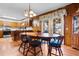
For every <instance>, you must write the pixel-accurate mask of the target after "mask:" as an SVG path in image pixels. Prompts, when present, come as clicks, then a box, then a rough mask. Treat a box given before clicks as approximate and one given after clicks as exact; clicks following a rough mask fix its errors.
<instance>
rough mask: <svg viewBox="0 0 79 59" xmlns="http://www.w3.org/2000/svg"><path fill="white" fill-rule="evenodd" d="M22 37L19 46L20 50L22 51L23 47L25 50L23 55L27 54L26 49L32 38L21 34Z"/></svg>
mask: <svg viewBox="0 0 79 59" xmlns="http://www.w3.org/2000/svg"><path fill="white" fill-rule="evenodd" d="M20 37H21V44H20V46H19V51H21V48H22V50H23V52H22V53H23V55H25V50H26V49H28V47H29V41H31V38H29V36H27V35H20Z"/></svg>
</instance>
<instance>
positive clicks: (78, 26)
mask: <svg viewBox="0 0 79 59" xmlns="http://www.w3.org/2000/svg"><path fill="white" fill-rule="evenodd" d="M78 32H79V15H75V16H73V33H78Z"/></svg>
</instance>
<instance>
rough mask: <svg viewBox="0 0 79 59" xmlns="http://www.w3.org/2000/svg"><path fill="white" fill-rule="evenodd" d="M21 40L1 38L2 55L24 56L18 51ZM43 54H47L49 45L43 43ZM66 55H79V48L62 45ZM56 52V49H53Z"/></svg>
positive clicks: (0, 53)
mask: <svg viewBox="0 0 79 59" xmlns="http://www.w3.org/2000/svg"><path fill="white" fill-rule="evenodd" d="M19 44H20V41H18V42H14V41H12V38H0V56H23V55H22V53H20V52H19V51H18V48H19ZM42 50H43V55H44V56H47V45H46V44H43V45H42ZM62 50H63V54H64V56H79V50H76V49H72V48H71V47H68V46H65V45H62ZM52 52H54V50H53V51H52Z"/></svg>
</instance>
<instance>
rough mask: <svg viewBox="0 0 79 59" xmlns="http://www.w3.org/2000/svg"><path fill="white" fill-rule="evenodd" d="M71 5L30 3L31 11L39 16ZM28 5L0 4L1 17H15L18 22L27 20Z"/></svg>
mask: <svg viewBox="0 0 79 59" xmlns="http://www.w3.org/2000/svg"><path fill="white" fill-rule="evenodd" d="M68 4H69V3H30V5H31V9H32V10H33V11H34V12H35V13H36V14H37V15H39V14H42V13H45V12H47V11H51V10H54V9H57V8H61V7H63V6H66V5H68ZM28 6H29V4H28V3H0V17H2V16H9V17H15V18H16V19H17V20H20V19H23V18H25V16H24V10H25V9H27V10H28Z"/></svg>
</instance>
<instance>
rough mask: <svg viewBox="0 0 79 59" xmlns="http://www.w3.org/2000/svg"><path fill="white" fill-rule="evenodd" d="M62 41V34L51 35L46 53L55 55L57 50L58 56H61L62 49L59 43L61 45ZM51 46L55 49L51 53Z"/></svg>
mask: <svg viewBox="0 0 79 59" xmlns="http://www.w3.org/2000/svg"><path fill="white" fill-rule="evenodd" d="M62 41H63V36H58V37H53V40H52V41H50V43H49V46H48V47H49V48H48V55H50V56H51V54H53V55H56V56H58V55H57V51H58V53H59V56H63V52H62V49H61V45H62ZM52 48H54V49H55V51H56V53H55V54H54V53H52Z"/></svg>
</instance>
